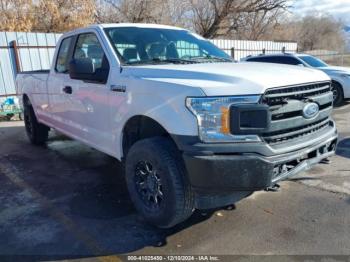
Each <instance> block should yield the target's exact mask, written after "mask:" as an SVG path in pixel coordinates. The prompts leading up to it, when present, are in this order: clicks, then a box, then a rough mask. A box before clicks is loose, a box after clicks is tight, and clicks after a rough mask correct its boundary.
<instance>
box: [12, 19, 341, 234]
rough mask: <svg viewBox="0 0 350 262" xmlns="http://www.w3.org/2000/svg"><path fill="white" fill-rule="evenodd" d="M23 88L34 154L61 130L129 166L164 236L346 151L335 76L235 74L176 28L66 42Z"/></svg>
mask: <svg viewBox="0 0 350 262" xmlns="http://www.w3.org/2000/svg"><path fill="white" fill-rule="evenodd" d="M17 88H18V92H19V94H20V97H21V101H22V105H23V108H24V115H25V117H24V118H25V128H26V132H27V134H28V137H29V139H30V141H31V142H32V143H33V144H37V145H41V144H44V143H45V142H46V140H47V138H48V133H49V131H50V128H53V129H56V130H58V131H60V132H62V133H64V134H66V135H67V136H69V137H71V138H74V139H77V140H79V141H81V142H83V143H85V144H87V145H89V146H91V147H93V148H96V149H97V150H100V151H102V152H105V153H106V154H109V155H111V156H113V157H115V158H117V159H119V160H120V161H122V162H123V163H124V164H125V177H126V181H127V186H128V189H129V192H130V196H131V199H132V201H133V203H134V205H135V207H136V209H137V210H138V211H139V212H140V213H141V214H142V215H143V216H144V218H145V219H146V220H147V221H148V222H150V223H152V224H154V225H157V226H159V227H171V226H173V225H175V224H178V223H180V222H182V221H184V220H185V219H186V218H188V217H189V216H190V215H191V214H192V212H193V211H194V210H195V209H208V208H214V207H220V206H225V205H229V204H232V203H234V202H236V201H238V200H240V199H242V198H244V197H246V196H248V195H250V194H251V193H252V192H254V191H257V190H263V189H267V188H273V187H274V185H277V182H278V181H280V180H283V179H286V178H288V177H290V176H292V175H294V174H296V173H298V172H300V171H303V170H305V169H307V168H309V167H310V166H312V165H314V164H317V163H319V162H320V161H321V160H323V159H326V158H328V157H329V156H331V155H333V154H334V152H335V148H336V143H337V131H336V127H335V123H334V121H333V120H332V119H331V111H332V92H331V91H330V78H329V77H328V76H327V75H326V74H324V73H323V72H321V71H318V70H314V69H310V68H300V67H294V66H288V65H273V64H265V63H242V64H239V63H234V62H233V61H232V59H231V58H230V57H229V56H228V55H227V54H226V53H225V52H223V51H221V50H220V49H219V48H217V47H216V46H214V45H213V44H211V43H210V42H209V41H207V40H205V39H203V38H202V37H200V36H198V35H196V34H193V33H191V32H189V31H187V30H185V29H181V28H176V27H170V26H160V25H148V24H104V25H93V26H90V27H87V28H83V29H78V30H75V31H72V32H69V33H66V34H64V35H63V36H62V38H61V39H60V41H59V42H58V46H57V50H56V52H55V56H54V60H53V64H52V68H51V70H49V71H36V72H26V73H20V74H19V75H18V76H17Z"/></svg>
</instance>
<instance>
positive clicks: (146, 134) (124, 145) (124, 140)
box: [121, 115, 176, 158]
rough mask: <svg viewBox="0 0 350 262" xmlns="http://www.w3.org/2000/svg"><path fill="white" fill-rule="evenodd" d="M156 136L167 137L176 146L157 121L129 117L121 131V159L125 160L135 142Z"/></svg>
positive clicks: (140, 116)
mask: <svg viewBox="0 0 350 262" xmlns="http://www.w3.org/2000/svg"><path fill="white" fill-rule="evenodd" d="M156 136H160V137H167V138H169V139H170V140H171V141H172V142H173V143H174V144H175V145H176V143H175V141H174V139H173V138H172V135H171V134H170V133H169V132H168V131H167V130H166V129H165V127H164V126H163V125H161V124H160V123H159V122H158V121H156V120H154V119H153V118H151V117H149V116H145V115H134V116H132V117H130V118H129V119H128V120H127V121H126V123H125V125H124V127H123V129H122V135H121V150H122V151H121V153H122V155H121V156H122V158H125V156H126V155H127V153H128V151H129V149H130V148H131V146H132V145H133V144H135V143H136V142H137V141H139V140H142V139H146V138H151V137H156Z"/></svg>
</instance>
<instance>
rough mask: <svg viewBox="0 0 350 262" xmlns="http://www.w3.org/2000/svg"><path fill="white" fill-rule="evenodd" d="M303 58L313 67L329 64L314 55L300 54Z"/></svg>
mask: <svg viewBox="0 0 350 262" xmlns="http://www.w3.org/2000/svg"><path fill="white" fill-rule="evenodd" d="M299 58H300V59H301V60H303V61H304V62H305V63H307V64H308V65H309V66H312V67H327V66H328V65H327V64H326V63H325V62H323V61H322V60H320V59H318V58H316V57H313V56H310V55H308V56H299Z"/></svg>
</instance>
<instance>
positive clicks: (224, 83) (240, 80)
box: [125, 62, 330, 96]
mask: <svg viewBox="0 0 350 262" xmlns="http://www.w3.org/2000/svg"><path fill="white" fill-rule="evenodd" d="M125 70H126V71H129V70H130V71H129V72H130V74H131V75H133V77H135V78H141V79H143V80H149V81H160V82H165V83H169V84H175V85H185V86H192V87H198V88H201V89H202V90H203V92H204V93H205V94H206V95H207V96H218V95H252V94H263V93H264V92H265V90H266V89H268V88H272V87H281V86H290V85H298V84H304V83H312V82H320V81H329V80H330V78H329V77H328V76H327V75H326V74H324V73H323V72H322V71H319V70H315V69H310V68H302V67H297V66H289V65H280V64H271V63H253V62H250V63H201V64H188V65H178V64H166V65H146V66H128V67H125Z"/></svg>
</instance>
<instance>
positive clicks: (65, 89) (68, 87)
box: [62, 86, 73, 94]
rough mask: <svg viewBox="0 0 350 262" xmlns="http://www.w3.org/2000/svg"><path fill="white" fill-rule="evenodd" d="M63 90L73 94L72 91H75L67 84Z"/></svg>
mask: <svg viewBox="0 0 350 262" xmlns="http://www.w3.org/2000/svg"><path fill="white" fill-rule="evenodd" d="M62 91H63V92H65V93H66V94H71V93H73V89H72V87H71V86H65V87H63V89H62Z"/></svg>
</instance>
